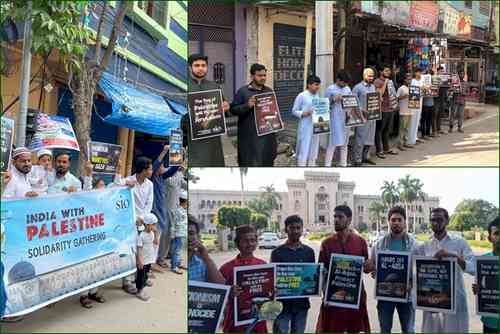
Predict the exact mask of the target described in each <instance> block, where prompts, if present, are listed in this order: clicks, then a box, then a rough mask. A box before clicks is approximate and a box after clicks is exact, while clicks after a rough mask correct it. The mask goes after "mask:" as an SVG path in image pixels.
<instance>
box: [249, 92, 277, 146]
mask: <svg viewBox="0 0 500 334" xmlns="http://www.w3.org/2000/svg"><path fill="white" fill-rule="evenodd" d="M254 96H255V106H254V115H255V128H256V129H257V135H258V136H265V135H268V134H270V133H273V132H278V131H281V130H283V121H282V120H281V115H280V109H279V107H278V102H277V101H276V94H275V93H274V92H267V93H262V94H257V95H254Z"/></svg>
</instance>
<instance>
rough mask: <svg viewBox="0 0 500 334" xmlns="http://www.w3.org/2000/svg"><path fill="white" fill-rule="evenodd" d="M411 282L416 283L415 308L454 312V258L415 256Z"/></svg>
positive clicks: (455, 262) (455, 261)
mask: <svg viewBox="0 0 500 334" xmlns="http://www.w3.org/2000/svg"><path fill="white" fill-rule="evenodd" d="M414 263H415V266H414V267H415V272H414V278H413V282H414V284H415V285H416V289H415V292H414V293H415V294H416V301H417V304H416V308H417V309H419V310H425V311H432V312H440V313H451V314H455V290H454V289H455V285H454V284H455V266H456V264H457V260H456V259H443V260H436V259H434V258H432V257H425V256H415V257H414Z"/></svg>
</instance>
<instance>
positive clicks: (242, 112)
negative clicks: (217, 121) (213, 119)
mask: <svg viewBox="0 0 500 334" xmlns="http://www.w3.org/2000/svg"><path fill="white" fill-rule="evenodd" d="M250 75H251V77H252V82H250V83H249V84H248V85H245V86H243V87H241V88H240V89H239V90H238V92H237V93H236V95H235V96H234V99H233V103H232V104H231V113H232V114H234V115H236V116H238V165H239V166H240V167H273V165H274V159H276V152H277V149H278V144H277V142H276V134H275V133H270V134H267V135H264V136H258V135H257V129H256V126H255V112H254V106H255V97H254V95H257V94H262V93H267V92H272V91H273V90H272V89H271V88H269V87H267V86H265V83H266V76H267V70H266V68H265V67H264V65H261V64H253V65H252V66H251V67H250Z"/></svg>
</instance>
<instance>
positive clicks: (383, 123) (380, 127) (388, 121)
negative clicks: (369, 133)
mask: <svg viewBox="0 0 500 334" xmlns="http://www.w3.org/2000/svg"><path fill="white" fill-rule="evenodd" d="M393 119H394V112H392V111H391V112H382V119H381V120H378V121H377V132H376V133H375V145H376V147H377V153H381V152H382V151H383V152H388V151H389V150H390V148H389V132H390V131H391V130H392V120H393Z"/></svg>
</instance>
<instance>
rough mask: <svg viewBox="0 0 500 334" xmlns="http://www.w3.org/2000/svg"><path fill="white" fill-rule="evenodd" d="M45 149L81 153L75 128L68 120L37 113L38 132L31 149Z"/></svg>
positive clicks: (34, 136)
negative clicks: (59, 149) (60, 149)
mask: <svg viewBox="0 0 500 334" xmlns="http://www.w3.org/2000/svg"><path fill="white" fill-rule="evenodd" d="M44 148H46V149H53V148H62V149H66V150H75V151H80V147H79V146H78V141H77V140H76V136H75V132H74V131H73V126H72V125H71V122H70V121H69V119H68V118H66V117H62V116H57V115H50V116H49V115H47V114H44V113H42V112H40V113H37V116H36V130H35V134H34V135H33V139H32V140H31V143H30V145H29V149H30V150H32V151H39V150H41V149H44Z"/></svg>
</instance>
